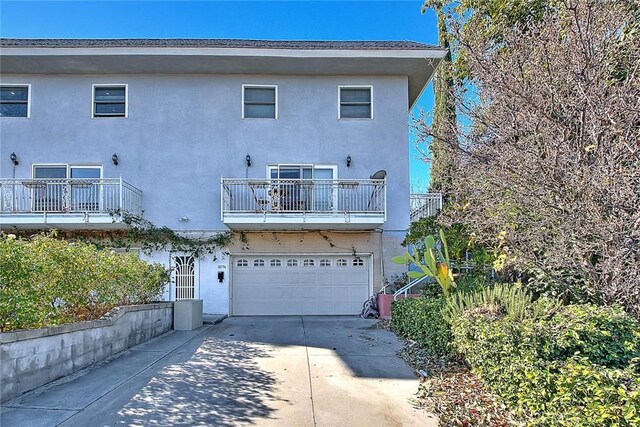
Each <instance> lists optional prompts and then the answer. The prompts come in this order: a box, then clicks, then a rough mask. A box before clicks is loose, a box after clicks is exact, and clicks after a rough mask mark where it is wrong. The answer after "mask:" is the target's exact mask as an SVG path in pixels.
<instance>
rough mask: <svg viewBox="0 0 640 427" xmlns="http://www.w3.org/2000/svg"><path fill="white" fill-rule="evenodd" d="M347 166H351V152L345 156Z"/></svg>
mask: <svg viewBox="0 0 640 427" xmlns="http://www.w3.org/2000/svg"><path fill="white" fill-rule="evenodd" d="M347 167H351V154H349V155H348V156H347Z"/></svg>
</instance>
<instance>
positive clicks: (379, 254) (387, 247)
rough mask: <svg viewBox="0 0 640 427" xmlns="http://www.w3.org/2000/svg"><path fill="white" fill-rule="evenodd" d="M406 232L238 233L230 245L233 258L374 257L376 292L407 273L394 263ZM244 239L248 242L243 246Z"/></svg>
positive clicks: (374, 288)
mask: <svg viewBox="0 0 640 427" xmlns="http://www.w3.org/2000/svg"><path fill="white" fill-rule="evenodd" d="M403 237H404V234H403V233H387V232H385V233H383V232H382V231H379V230H376V231H361V232H354V231H342V232H338V231H295V232H282V231H273V232H272V231H263V232H245V233H243V234H242V235H240V234H238V235H237V236H236V238H235V239H233V243H232V244H230V245H229V247H228V249H229V253H230V254H231V255H232V256H234V255H258V254H294V253H297V254H300V253H308V254H323V253H326V254H353V253H356V254H360V255H369V254H371V255H373V290H374V292H377V291H378V290H380V288H381V287H382V286H383V284H384V277H385V276H386V277H387V278H388V277H390V276H391V275H392V274H397V272H401V271H404V270H406V269H405V268H404V267H403V266H397V265H395V264H393V263H392V262H391V257H392V256H394V255H397V254H399V253H401V252H402V250H403V248H402V247H401V246H400V242H402V239H403ZM242 240H245V242H244V243H243V242H242Z"/></svg>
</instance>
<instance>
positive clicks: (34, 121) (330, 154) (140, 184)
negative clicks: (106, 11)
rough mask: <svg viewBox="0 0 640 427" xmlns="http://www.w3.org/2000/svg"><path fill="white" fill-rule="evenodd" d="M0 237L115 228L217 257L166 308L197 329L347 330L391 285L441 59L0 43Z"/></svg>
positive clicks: (267, 48)
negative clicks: (415, 125)
mask: <svg viewBox="0 0 640 427" xmlns="http://www.w3.org/2000/svg"><path fill="white" fill-rule="evenodd" d="M0 47H1V50H0V61H1V75H0V91H1V94H0V140H1V147H0V226H1V227H2V229H3V230H5V231H10V230H15V229H28V230H41V229H48V228H57V229H63V230H98V231H100V230H102V231H104V230H113V229H120V228H126V227H128V226H129V225H128V224H127V223H126V221H123V219H122V218H124V216H123V215H121V214H122V213H125V214H127V215H129V216H130V215H133V216H138V217H142V218H144V219H145V220H148V221H150V222H151V223H153V224H154V225H156V226H167V227H169V228H171V229H173V230H176V231H178V232H181V233H187V234H188V235H190V236H197V237H198V236H203V237H207V236H213V235H216V234H217V233H223V232H229V231H232V232H234V233H235V238H234V239H233V240H232V242H231V243H229V244H228V245H227V246H226V247H222V248H218V250H217V252H216V253H215V254H210V255H207V256H201V257H199V258H195V257H194V256H192V255H191V254H189V253H174V252H168V251H155V252H153V253H151V254H150V255H145V254H141V256H143V257H146V258H149V259H151V260H153V261H156V262H161V263H164V264H165V265H167V266H170V267H172V269H173V275H174V280H173V281H172V283H171V284H170V285H169V286H168V287H167V290H166V292H165V298H166V299H168V300H174V299H180V298H200V299H202V300H203V301H204V311H205V312H206V313H228V314H230V315H279V314H291V315H298V314H356V313H358V312H359V311H360V309H361V307H362V303H363V302H364V301H365V300H366V299H367V298H368V297H369V296H370V295H371V294H373V293H374V292H376V291H377V290H379V289H380V288H381V287H382V286H383V284H384V280H385V278H387V277H390V276H391V275H392V274H393V273H397V272H398V266H396V265H394V264H393V263H391V262H390V259H391V257H392V256H393V255H395V254H396V253H398V252H399V251H401V248H400V245H399V243H400V242H401V241H402V239H403V237H404V234H405V231H406V229H407V227H408V225H409V192H410V190H409V187H410V184H409V142H408V134H409V128H408V111H409V110H410V108H411V106H412V105H413V104H414V102H415V101H416V99H417V98H418V97H419V96H420V94H421V92H422V91H423V90H424V88H425V86H426V85H427V83H428V82H429V80H430V78H431V77H432V75H433V73H434V70H435V68H436V67H437V65H438V63H439V61H440V60H441V59H442V58H443V57H444V55H445V50H444V49H442V48H439V47H433V46H429V45H425V44H421V43H415V42H406V41H368V42H365V41H363V42H344V41H323V42H311V41H261V40H218V39H215V40H202V39H198V40H185V39H162V40H148V39H145V40H141V39H133V40H126V39H117V40H116V39H109V40H98V39H93V40H87V39H83V40H69V39H46V40H43V39H3V40H1V44H0Z"/></svg>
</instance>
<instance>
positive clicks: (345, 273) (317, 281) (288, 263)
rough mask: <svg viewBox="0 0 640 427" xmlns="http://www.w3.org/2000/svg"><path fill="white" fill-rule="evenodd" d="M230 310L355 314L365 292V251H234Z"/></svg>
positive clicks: (367, 259)
mask: <svg viewBox="0 0 640 427" xmlns="http://www.w3.org/2000/svg"><path fill="white" fill-rule="evenodd" d="M232 262H233V264H232V265H233V267H232V268H233V277H232V291H231V306H232V307H231V308H232V314H233V315H235V316H250V315H302V314H305V315H314V314H319V315H322V314H358V313H360V311H361V310H362V304H363V303H364V302H365V300H366V299H367V298H368V297H369V294H370V291H369V283H370V277H369V275H370V273H369V270H370V268H369V263H370V257H361V258H355V257H354V256H353V255H350V256H347V255H343V256H336V255H331V256H324V255H283V256H281V255H273V256H270V255H261V256H246V257H243V256H234V257H233V258H232Z"/></svg>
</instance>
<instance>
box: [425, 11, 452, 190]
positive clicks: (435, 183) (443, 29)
mask: <svg viewBox="0 0 640 427" xmlns="http://www.w3.org/2000/svg"><path fill="white" fill-rule="evenodd" d="M436 14H437V18H438V44H439V45H440V46H442V47H444V48H446V49H447V50H448V52H447V55H446V56H445V57H444V59H443V60H442V62H441V63H440V66H439V68H438V71H437V73H436V76H435V80H434V84H433V90H434V95H435V106H434V113H433V124H432V128H431V135H432V137H431V144H430V150H431V157H432V163H431V182H430V188H431V190H432V191H438V192H442V193H444V194H445V195H446V194H447V193H448V192H449V191H450V189H451V186H452V185H453V184H452V178H453V176H454V173H455V169H456V161H455V158H456V150H455V147H456V144H457V139H456V106H455V100H454V98H453V95H452V91H453V85H454V81H453V64H452V58H451V51H450V44H449V36H448V33H447V23H446V20H445V15H444V12H443V11H442V8H438V9H437V10H436Z"/></svg>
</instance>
